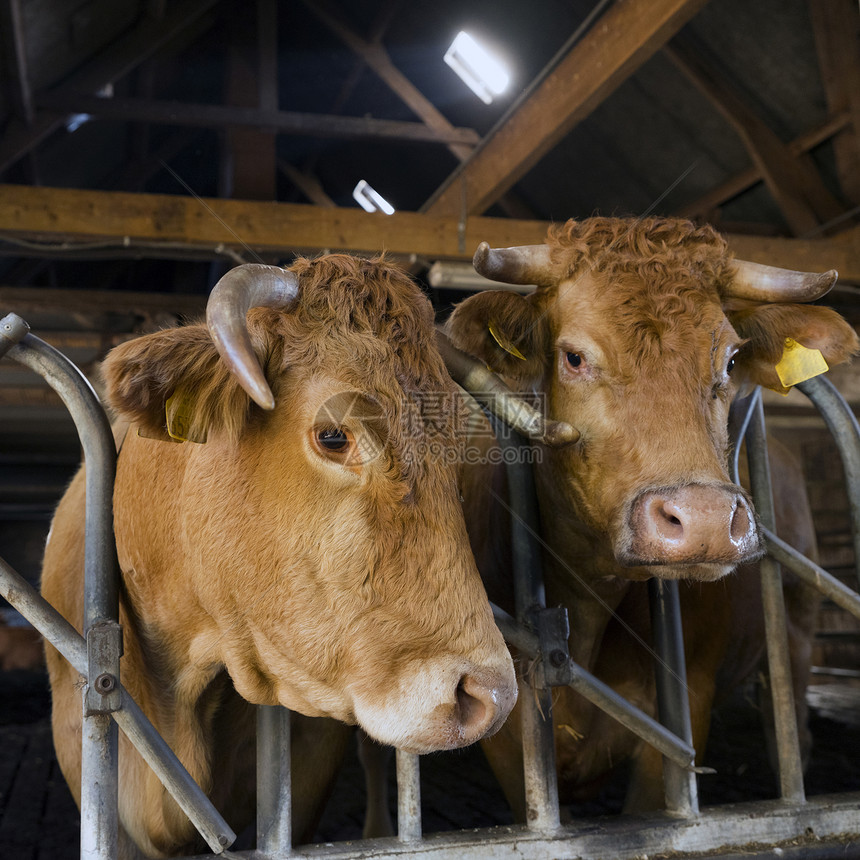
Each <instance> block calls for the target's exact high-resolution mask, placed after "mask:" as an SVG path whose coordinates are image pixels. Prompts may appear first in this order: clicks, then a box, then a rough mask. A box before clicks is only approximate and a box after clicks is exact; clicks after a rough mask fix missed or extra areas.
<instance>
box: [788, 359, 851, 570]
mask: <svg viewBox="0 0 860 860" xmlns="http://www.w3.org/2000/svg"><path fill="white" fill-rule="evenodd" d="M797 388H799V389H800V390H801V391H802V392H803V393H804V394H805V395H806V396H807V397H808V398H809V399H810V400H811V401H812V402H813V404H814V405H815V406H816V408H817V409H818V411H819V412H820V413H821V417H822V418H823V419H824V422H825V423H826V424H827V427H828V429H829V430H830V432H831V434H832V435H833V439H834V440H835V442H836V446H837V448H838V449H839V456H840V457H841V458H842V468H843V470H844V472H845V487H846V489H847V491H848V502H849V504H850V507H851V524H852V526H853V537H854V565H855V569H856V571H857V581H858V583H860V424H858V423H857V419H856V418H855V417H854V413H853V412H852V411H851V407H850V406H849V405H848V404H847V403H846V402H845V399H844V398H843V397H842V395H841V394H840V393H839V392H838V391H837V390H836V388H835V387H834V385H833V383H832V382H831V381H830V380H829V379H827V377H825V376H816V377H814V378H813V379H807V380H806V382H801V383H800V384H799V385H797Z"/></svg>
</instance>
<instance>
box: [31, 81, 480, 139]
mask: <svg viewBox="0 0 860 860" xmlns="http://www.w3.org/2000/svg"><path fill="white" fill-rule="evenodd" d="M38 104H39V105H40V106H42V107H44V108H46V109H48V110H51V111H57V112H63V113H87V114H89V115H90V116H93V117H100V118H104V119H118V120H124V121H128V122H149V123H154V124H163V125H182V126H193V127H197V128H227V127H229V126H235V127H247V128H256V129H270V130H274V131H278V132H283V133H285V134H291V135H297V136H310V137H332V138H344V139H356V140H357V139H361V138H367V139H382V138H387V139H391V140H404V141H422V142H425V143H441V144H449V143H451V142H452V141H456V142H457V143H458V144H463V145H466V146H467V147H468V148H469V149H470V150H471V148H472V147H473V146H474V145H475V144H477V143H478V140H479V138H478V135H477V133H476V132H475V131H474V130H473V129H471V128H455V127H454V126H451V127H450V128H448V129H443V130H440V129H435V128H431V127H429V126H427V125H425V124H424V123H421V122H409V121H401V120H383V119H373V118H370V117H352V116H331V115H328V114H317V113H300V112H296V111H279V110H269V109H264V108H259V107H239V106H234V105H214V104H196V103H189V102H176V101H151V100H148V99H137V98H112V99H100V98H94V97H92V96H79V95H71V96H68V95H63V96H57V95H51V94H45V95H42V96H40V97H39V99H38Z"/></svg>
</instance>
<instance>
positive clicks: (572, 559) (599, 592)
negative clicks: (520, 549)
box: [535, 455, 630, 669]
mask: <svg viewBox="0 0 860 860" xmlns="http://www.w3.org/2000/svg"><path fill="white" fill-rule="evenodd" d="M550 456H551V455H550ZM535 472H536V474H535V477H536V482H535V483H536V490H537V496H538V507H539V509H540V512H541V522H542V524H543V540H544V553H543V559H544V584H545V589H546V601H547V605H548V606H565V607H566V608H567V611H568V617H569V620H570V631H571V633H570V637H569V639H568V645H569V648H570V654H571V657H572V658H573V659H574V660H575V661H576V662H577V663H578V664H579V665H581V666H583V667H584V668H586V669H590V668H592V666H593V662H594V658H595V656H596V655H597V654H598V653H599V650H600V643H601V640H602V638H603V633H604V631H605V629H606V625H607V624H608V623H609V620H610V619H611V618H612V616H613V614H614V612H615V610H616V609H617V607H618V605H619V604H620V602H621V600H622V599H623V598H624V595H625V594H626V593H627V591H628V590H629V588H630V582H629V581H627V580H625V579H623V578H621V577H619V576H618V575H617V574H618V564H617V562H616V561H615V557H614V554H613V553H612V549H611V546H610V545H609V542H608V541H607V540H606V539H605V538H603V537H602V536H600V535H597V534H594V533H593V532H591V531H589V530H588V529H586V527H585V526H584V524H582V523H581V522H579V521H578V520H577V519H575V518H574V517H571V518H569V519H567V520H565V518H564V517H560V516H559V513H558V512H559V511H560V510H570V509H572V500H571V499H570V498H569V495H568V493H567V492H566V491H565V490H564V488H563V487H560V486H559V483H558V481H557V480H556V475H557V474H558V472H559V470H557V469H554V468H553V466H552V463H551V462H550V463H544V464H543V465H542V466H540V467H538V468H537V469H536V470H535Z"/></svg>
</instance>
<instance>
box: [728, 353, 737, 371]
mask: <svg viewBox="0 0 860 860" xmlns="http://www.w3.org/2000/svg"><path fill="white" fill-rule="evenodd" d="M734 369H735V357H734V356H732V357H731V358H730V359H729V361H728V364H727V365H726V373H731V372H732V371H733V370H734Z"/></svg>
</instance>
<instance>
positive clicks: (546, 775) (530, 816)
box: [497, 430, 560, 831]
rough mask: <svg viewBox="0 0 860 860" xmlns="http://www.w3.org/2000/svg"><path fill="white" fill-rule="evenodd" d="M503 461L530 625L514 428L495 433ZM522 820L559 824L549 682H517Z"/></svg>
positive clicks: (542, 602)
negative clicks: (520, 733) (521, 760)
mask: <svg viewBox="0 0 860 860" xmlns="http://www.w3.org/2000/svg"><path fill="white" fill-rule="evenodd" d="M497 436H498V437H499V443H500V445H501V446H502V449H503V450H504V451H505V452H506V453H509V452H514V454H515V455H517V456H513V457H509V458H508V459H506V463H508V468H507V476H508V494H509V500H510V511H511V545H512V547H513V569H514V595H515V601H516V616H517V621H518V622H519V623H520V624H521V625H523V626H525V627H527V628H529V629H534V614H535V613H537V612H540V610H542V609H543V608H544V607H545V606H546V597H545V594H544V586H543V573H542V565H541V551H540V545H539V542H538V541H539V535H540V525H539V522H538V509H537V495H536V493H535V487H534V479H533V476H532V469H531V465H530V462H529V458H527V457H524V456H520V455H521V454H522V452H524V451H525V449H526V448H527V447H528V444H527V443H526V442H525V441H524V440H523V439H522V438H521V437H520V436H519V435H518V434H516V433H514V432H513V431H511V430H506V431H504V432H501V433H497ZM519 700H520V708H521V713H522V741H523V769H524V775H523V776H524V780H525V800H526V823H527V825H528V827H529V829H531V830H538V831H551V830H555V829H557V828H558V827H559V825H560V816H559V809H558V777H557V775H556V770H555V744H554V738H553V722H552V688H550V687H546V686H543V685H541V684H539V683H537V682H536V683H535V688H534V689H531V688H529V685H528V683H527V682H524V681H521V682H520V699H519Z"/></svg>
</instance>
